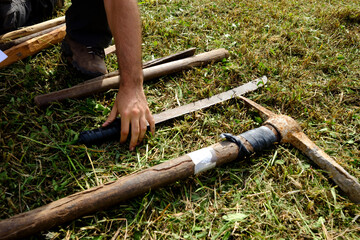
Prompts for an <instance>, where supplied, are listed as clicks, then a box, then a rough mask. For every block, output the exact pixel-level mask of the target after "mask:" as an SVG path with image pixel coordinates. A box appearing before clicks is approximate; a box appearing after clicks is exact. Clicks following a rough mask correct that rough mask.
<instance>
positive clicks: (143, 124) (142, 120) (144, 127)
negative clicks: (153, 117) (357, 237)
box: [137, 115, 147, 144]
mask: <svg viewBox="0 0 360 240" xmlns="http://www.w3.org/2000/svg"><path fill="white" fill-rule="evenodd" d="M139 123H140V133H139V139H138V142H137V144H139V143H141V142H142V140H143V139H144V137H145V133H146V130H147V121H146V118H145V116H144V115H143V116H142V117H141V118H140V122H139Z"/></svg>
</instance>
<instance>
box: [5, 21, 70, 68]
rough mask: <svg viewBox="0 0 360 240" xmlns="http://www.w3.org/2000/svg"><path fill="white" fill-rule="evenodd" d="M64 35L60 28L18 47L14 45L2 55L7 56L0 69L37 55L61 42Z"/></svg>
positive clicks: (63, 27)
mask: <svg viewBox="0 0 360 240" xmlns="http://www.w3.org/2000/svg"><path fill="white" fill-rule="evenodd" d="M65 34H66V27H65V26H62V27H60V28H58V29H55V30H53V31H51V32H49V33H47V34H44V35H41V36H39V37H36V38H33V39H30V40H28V41H25V42H23V43H21V44H19V45H16V46H14V47H12V48H9V49H8V50H5V51H4V53H5V54H6V55H7V56H8V58H6V59H5V60H4V61H2V62H1V63H0V68H2V67H6V66H8V65H10V64H12V63H14V62H16V61H19V60H22V59H24V58H26V57H28V56H31V55H33V54H35V53H38V52H39V51H41V50H42V49H44V48H47V47H49V46H51V45H54V44H57V43H59V42H61V41H62V40H63V39H64V37H65Z"/></svg>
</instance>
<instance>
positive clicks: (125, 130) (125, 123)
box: [120, 115, 130, 143]
mask: <svg viewBox="0 0 360 240" xmlns="http://www.w3.org/2000/svg"><path fill="white" fill-rule="evenodd" d="M129 125H130V119H129V117H128V116H127V115H124V116H121V132H120V143H124V142H125V141H126V139H127V136H128V135H129V128H130V126H129Z"/></svg>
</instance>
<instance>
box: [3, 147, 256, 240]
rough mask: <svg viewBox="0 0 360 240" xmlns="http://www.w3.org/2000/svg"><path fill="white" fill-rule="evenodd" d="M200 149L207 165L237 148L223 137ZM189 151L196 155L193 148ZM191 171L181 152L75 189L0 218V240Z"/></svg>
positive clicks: (76, 215) (126, 197)
mask: <svg viewBox="0 0 360 240" xmlns="http://www.w3.org/2000/svg"><path fill="white" fill-rule="evenodd" d="M244 144H246V143H245V142H244ZM201 150H204V152H205V153H208V154H209V155H210V156H209V157H210V158H209V159H208V160H211V161H213V162H212V163H211V167H215V166H219V165H222V164H224V163H228V162H231V161H233V160H235V159H236V158H237V156H238V151H239V150H238V147H237V145H235V144H232V143H230V142H227V141H226V142H220V143H216V144H214V145H212V146H210V147H208V148H205V149H201ZM249 150H250V149H249ZM190 154H193V156H196V155H197V153H196V152H193V153H190ZM200 155H202V154H200ZM195 158H196V157H195ZM195 160H196V159H195ZM207 169H208V168H207ZM205 170H206V169H204V171H205ZM194 173H196V165H195V164H194V157H190V155H189V154H188V155H183V156H181V157H178V158H175V159H172V160H169V161H167V162H164V163H162V164H159V165H156V166H154V167H151V168H149V169H146V170H143V171H140V172H138V173H135V174H131V175H128V176H124V177H122V178H120V179H119V180H117V181H115V182H109V183H106V184H104V185H101V186H98V187H94V188H90V189H88V190H86V191H83V192H79V193H75V194H73V195H70V196H68V197H65V198H62V199H59V200H57V201H54V202H52V203H50V204H48V205H45V206H42V207H39V208H37V209H34V210H31V211H29V212H25V213H21V214H18V215H16V216H14V217H11V218H9V219H6V220H2V221H0V240H3V239H21V238H24V237H26V236H30V235H33V234H35V233H37V232H40V231H44V230H47V229H50V228H51V227H54V226H57V225H60V224H63V223H66V222H69V221H72V220H74V219H77V218H79V217H82V216H85V215H88V214H92V213H94V212H96V211H100V210H104V209H106V208H109V207H111V206H114V205H116V204H119V203H121V202H124V201H126V200H129V199H131V198H133V197H136V196H139V195H141V194H144V193H146V192H148V191H150V190H154V189H157V188H159V187H161V186H165V185H169V184H171V183H174V182H176V181H178V180H181V179H184V178H187V177H190V176H193V175H194Z"/></svg>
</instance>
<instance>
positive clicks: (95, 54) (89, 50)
mask: <svg viewBox="0 0 360 240" xmlns="http://www.w3.org/2000/svg"><path fill="white" fill-rule="evenodd" d="M61 47H62V50H63V55H64V56H65V57H66V59H67V60H68V62H69V63H71V65H72V66H73V67H74V68H76V69H77V70H78V71H79V72H81V73H82V74H84V75H86V76H88V77H91V78H94V77H98V76H101V75H104V74H107V73H108V71H107V69H106V65H105V62H104V58H105V53H104V49H102V48H97V47H90V46H85V45H83V44H80V43H78V42H75V41H74V40H72V39H71V38H70V37H69V36H66V37H65V39H64V41H63V42H62V46H61Z"/></svg>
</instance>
